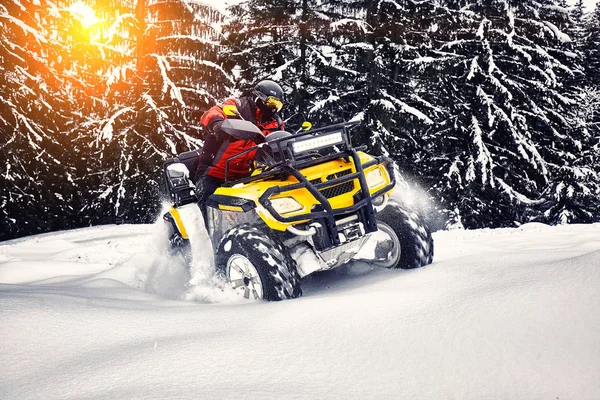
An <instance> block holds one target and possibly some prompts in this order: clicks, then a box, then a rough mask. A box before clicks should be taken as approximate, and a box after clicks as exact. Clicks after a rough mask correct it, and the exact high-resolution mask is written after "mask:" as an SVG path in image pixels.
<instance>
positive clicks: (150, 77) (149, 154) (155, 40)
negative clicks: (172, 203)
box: [78, 0, 231, 223]
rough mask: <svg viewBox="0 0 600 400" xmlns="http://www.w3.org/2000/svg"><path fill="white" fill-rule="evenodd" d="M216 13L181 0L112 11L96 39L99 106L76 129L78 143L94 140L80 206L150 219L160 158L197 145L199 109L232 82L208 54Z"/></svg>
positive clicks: (102, 214)
mask: <svg viewBox="0 0 600 400" xmlns="http://www.w3.org/2000/svg"><path fill="white" fill-rule="evenodd" d="M114 10H118V8H115V9H114ZM107 18H108V17H107ZM221 19H222V16H221V15H220V14H219V13H218V12H216V11H214V10H213V9H212V8H210V7H209V6H206V5H202V4H188V3H187V2H185V1H179V0H172V1H162V2H152V1H150V2H147V1H145V0H140V1H138V2H137V3H136V4H135V8H134V9H129V13H125V14H121V15H119V16H115V15H112V20H111V21H112V24H111V26H110V28H109V29H108V30H106V31H105V34H104V36H103V37H104V39H105V42H104V43H101V45H102V48H103V49H106V48H108V50H105V52H106V53H108V54H107V56H106V57H105V59H106V61H108V62H104V63H103V64H102V76H103V78H102V81H101V85H100V86H101V90H102V92H100V93H98V97H99V98H100V99H101V101H102V107H101V108H100V113H99V114H98V113H95V115H93V116H90V117H89V122H88V123H85V124H82V125H80V129H79V132H78V133H79V135H78V138H79V139H78V145H79V146H81V147H83V146H85V145H86V144H89V143H92V144H93V146H92V148H91V151H90V152H89V158H88V159H86V160H82V161H84V162H83V163H82V164H81V166H82V168H83V169H84V170H85V171H82V173H81V175H82V176H84V175H85V176H86V178H85V185H86V186H87V187H90V188H91V192H90V198H89V200H88V202H87V204H86V205H85V206H84V208H83V211H84V212H85V213H86V214H87V215H88V216H89V218H90V220H91V221H93V222H94V223H100V222H104V223H106V222H114V221H132V222H148V221H151V220H152V219H153V218H154V217H155V215H156V212H157V211H158V210H159V209H160V199H161V191H162V174H161V171H162V169H161V168H162V163H163V161H164V159H165V158H167V157H169V156H173V155H175V154H177V153H179V152H182V151H187V150H192V149H195V148H198V147H199V146H201V140H200V139H201V137H202V134H201V132H200V127H199V123H198V119H199V115H201V113H202V112H203V111H204V110H206V109H207V108H208V106H209V105H210V104H214V102H215V96H218V95H219V93H224V92H226V91H227V85H231V77H230V76H229V74H228V73H226V72H225V71H224V70H223V68H222V67H221V66H220V65H218V64H217V63H216V62H214V61H213V60H215V58H216V52H217V49H218V47H219V45H218V38H219V32H218V31H217V30H215V28H214V26H213V25H214V24H216V23H219V22H220V20H221ZM131 38H134V40H131Z"/></svg>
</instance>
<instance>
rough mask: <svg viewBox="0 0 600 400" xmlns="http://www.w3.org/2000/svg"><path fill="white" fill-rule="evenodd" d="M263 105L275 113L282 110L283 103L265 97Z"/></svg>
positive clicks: (270, 97) (273, 98) (271, 97)
mask: <svg viewBox="0 0 600 400" xmlns="http://www.w3.org/2000/svg"><path fill="white" fill-rule="evenodd" d="M265 104H266V105H267V107H269V108H270V109H271V110H275V111H281V109H282V108H283V101H281V100H279V99H278V98H277V97H275V96H269V97H267V100H265Z"/></svg>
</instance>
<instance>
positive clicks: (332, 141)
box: [292, 131, 344, 154]
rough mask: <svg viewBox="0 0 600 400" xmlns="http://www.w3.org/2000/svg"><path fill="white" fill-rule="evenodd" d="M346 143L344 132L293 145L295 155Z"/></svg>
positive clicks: (320, 136)
mask: <svg viewBox="0 0 600 400" xmlns="http://www.w3.org/2000/svg"><path fill="white" fill-rule="evenodd" d="M342 143H344V137H343V136H342V132H340V131H338V132H333V133H328V134H325V135H319V136H316V137H314V138H312V139H306V140H300V141H297V142H294V144H292V148H293V149H294V154H298V153H302V152H304V151H310V150H318V149H322V148H323V147H328V146H335V145H336V144H342Z"/></svg>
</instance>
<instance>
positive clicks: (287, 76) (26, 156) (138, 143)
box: [0, 0, 600, 240]
mask: <svg viewBox="0 0 600 400" xmlns="http://www.w3.org/2000/svg"><path fill="white" fill-rule="evenodd" d="M599 44H600V5H596V6H595V7H594V8H592V9H586V8H585V7H584V3H583V1H582V0H578V1H577V2H576V4H574V5H568V4H567V3H566V2H565V1H564V0H562V1H552V0H535V1H534V0H518V1H517V0H487V1H483V0H378V1H364V0H363V1H360V0H356V1H350V0H345V1H343V0H331V1H316V0H297V1H291V0H277V1H275V0H262V1H260V0H248V1H244V2H241V3H239V4H235V5H233V6H231V7H230V8H228V9H227V10H225V11H223V10H222V9H215V8H213V7H211V6H210V5H208V4H206V3H204V2H202V1H200V0H96V1H93V0H90V1H88V2H87V3H83V2H80V1H78V2H74V1H62V0H57V1H49V0H1V2H0V240H6V239H10V238H15V237H19V236H23V235H29V234H34V233H40V232H46V231H53V230H59V229H70V228H76V227H82V226H89V225H98V224H107V223H123V222H127V223H143V222H152V221H153V220H155V219H156V217H157V215H158V213H159V212H160V209H161V207H162V200H163V199H164V189H163V182H162V175H161V173H162V163H163V160H165V159H166V158H168V157H171V156H173V155H175V154H177V153H179V152H182V151H187V150H192V149H196V148H198V147H200V146H202V140H203V135H204V132H203V130H202V129H201V127H200V126H199V117H200V115H202V113H203V112H204V111H205V110H206V109H208V108H209V107H211V106H212V105H214V104H216V103H218V102H220V101H222V100H224V99H225V98H227V97H229V96H231V95H232V94H239V93H240V91H241V90H244V89H245V88H248V87H250V86H251V85H252V83H254V82H257V81H258V80H260V79H274V80H276V81H278V82H281V83H282V86H283V87H284V90H285V92H286V108H285V109H284V115H283V116H284V118H288V117H292V116H293V115H294V114H296V113H298V114H299V117H296V118H291V119H290V121H289V126H290V127H294V126H295V124H299V123H300V122H302V119H304V118H306V119H307V120H310V121H311V122H312V123H313V124H314V126H316V127H320V126H325V125H326V124H330V123H339V122H342V121H348V120H359V121H361V124H360V126H359V127H357V128H355V129H354V130H353V135H354V138H355V142H356V143H357V144H364V145H367V146H368V148H369V151H370V152H372V153H375V154H386V155H389V156H390V157H392V158H393V159H394V160H395V161H396V162H397V164H398V166H399V169H400V171H401V172H402V176H403V178H404V179H405V180H406V182H408V183H410V184H414V185H417V186H418V187H420V188H422V189H423V190H424V191H425V193H426V194H427V196H428V198H429V199H431V204H432V206H431V207H432V210H431V211H433V212H432V215H435V220H436V226H437V227H438V228H455V227H459V228H460V227H464V228H483V227H489V228H494V227H507V226H516V225H519V224H522V223H526V222H531V221H539V222H543V223H549V224H564V223H591V222H597V221H600V175H599V174H600V144H599V143H600V45H599Z"/></svg>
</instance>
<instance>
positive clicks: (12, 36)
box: [0, 0, 78, 240]
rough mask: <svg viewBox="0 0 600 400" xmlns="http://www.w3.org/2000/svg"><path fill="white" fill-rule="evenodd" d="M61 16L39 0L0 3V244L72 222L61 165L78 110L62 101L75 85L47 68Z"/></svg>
mask: <svg viewBox="0 0 600 400" xmlns="http://www.w3.org/2000/svg"><path fill="white" fill-rule="evenodd" d="M66 12H68V10H67V11H66ZM62 13H65V11H64V10H61V9H60V8H58V7H57V6H56V5H55V4H53V3H52V2H47V1H44V0H41V1H27V0H24V1H23V0H22V1H16V0H15V1H12V0H9V1H5V2H3V3H2V4H0V159H1V160H2V161H1V163H2V167H1V168H2V172H1V173H0V187H1V190H0V240H2V239H7V238H11V237H14V236H20V235H23V234H29V233H37V232H44V231H47V230H55V229H61V228H68V227H70V221H72V219H77V218H78V216H77V213H76V210H75V209H74V206H73V204H74V203H76V201H77V193H76V192H74V191H73V190H71V189H72V182H73V180H72V179H73V175H74V174H73V170H72V168H71V167H70V166H69V164H68V157H69V156H70V155H71V141H72V139H73V136H72V135H69V134H68V131H69V129H72V126H73V123H74V120H75V119H76V116H75V115H74V113H73V110H75V109H76V107H77V106H76V105H75V103H73V102H71V101H70V99H69V98H68V97H67V93H68V88H69V87H72V86H75V85H77V84H78V82H77V79H75V78H74V77H72V76H70V75H69V74H68V73H65V71H63V70H61V69H60V68H56V66H55V65H53V64H52V63H48V62H47V59H48V58H49V57H51V56H52V54H53V51H55V50H56V48H60V46H61V43H59V42H56V41H55V40H53V38H52V29H51V27H52V26H55V25H56V24H57V23H58V21H60V19H61V14H62Z"/></svg>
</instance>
